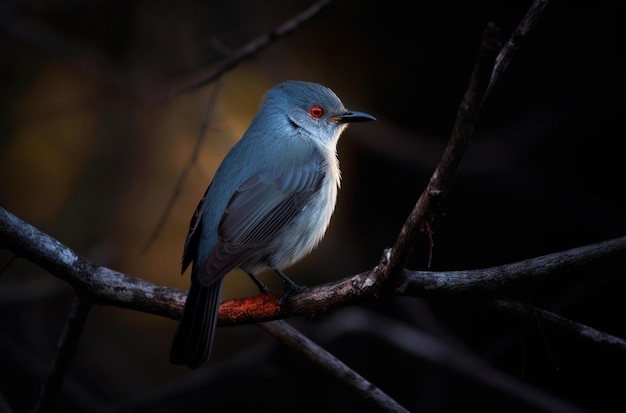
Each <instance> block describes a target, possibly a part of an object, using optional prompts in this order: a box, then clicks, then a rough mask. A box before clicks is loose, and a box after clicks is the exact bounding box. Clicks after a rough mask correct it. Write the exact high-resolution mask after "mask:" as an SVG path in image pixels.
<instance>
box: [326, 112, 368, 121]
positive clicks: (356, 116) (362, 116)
mask: <svg viewBox="0 0 626 413" xmlns="http://www.w3.org/2000/svg"><path fill="white" fill-rule="evenodd" d="M331 119H332V120H334V121H335V122H339V123H353V122H369V121H371V120H376V118H375V117H373V116H372V115H369V114H367V113H364V112H352V111H350V112H346V113H344V114H342V115H337V116H333V117H332V118H331Z"/></svg>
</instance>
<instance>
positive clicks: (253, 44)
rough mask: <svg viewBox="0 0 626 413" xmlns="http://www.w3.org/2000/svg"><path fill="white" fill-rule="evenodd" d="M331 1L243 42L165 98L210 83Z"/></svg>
mask: <svg viewBox="0 0 626 413" xmlns="http://www.w3.org/2000/svg"><path fill="white" fill-rule="evenodd" d="M332 1H333V0H320V1H317V2H315V3H313V4H312V5H311V6H310V7H309V8H308V9H306V10H304V11H302V12H300V13H298V14H296V15H295V16H293V17H291V18H290V19H289V20H287V21H286V22H284V23H283V24H281V25H280V26H278V27H277V28H275V29H274V30H272V31H270V32H269V33H266V34H264V35H261V36H259V37H257V38H255V39H253V40H251V41H250V42H248V43H247V44H245V45H244V46H243V47H242V48H240V49H239V50H237V51H236V52H235V53H233V55H232V56H230V57H229V58H228V59H227V60H226V61H224V62H223V63H221V64H220V65H219V66H218V67H217V69H215V70H213V71H212V72H211V73H209V74H207V75H201V76H200V78H199V79H196V80H193V81H191V82H189V83H188V84H186V85H184V86H180V87H178V88H176V89H175V90H174V91H173V92H172V93H170V95H169V96H167V99H171V98H173V97H174V96H177V95H180V94H182V93H187V92H190V91H192V90H195V89H198V88H199V87H202V86H204V85H206V84H208V83H211V82H212V81H214V80H215V79H217V78H219V77H220V76H222V75H224V74H225V73H226V72H228V71H230V70H232V69H233V68H234V67H236V66H237V65H238V64H239V63H241V62H242V61H244V60H246V59H248V58H250V57H251V56H253V55H254V54H256V53H258V52H260V51H261V50H263V49H264V48H266V47H267V46H269V45H270V44H272V43H273V42H274V41H275V40H276V39H278V38H280V37H284V36H286V35H288V34H290V33H291V32H293V31H294V30H296V29H297V28H298V27H300V25H302V24H303V23H306V22H307V21H308V20H311V19H312V18H313V17H315V16H316V15H317V14H318V13H319V12H320V11H321V10H322V9H323V8H324V7H326V6H328V5H329V4H330V3H332Z"/></svg>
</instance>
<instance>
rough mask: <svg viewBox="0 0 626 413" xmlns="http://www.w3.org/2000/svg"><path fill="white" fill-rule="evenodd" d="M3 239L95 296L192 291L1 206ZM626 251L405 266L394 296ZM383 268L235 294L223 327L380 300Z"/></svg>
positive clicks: (545, 271)
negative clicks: (97, 259)
mask: <svg viewBox="0 0 626 413" xmlns="http://www.w3.org/2000/svg"><path fill="white" fill-rule="evenodd" d="M0 244H2V245H3V246H4V247H6V248H8V249H10V250H12V251H13V252H15V253H16V254H18V255H19V256H21V257H24V258H26V259H28V260H29V261H31V262H33V263H35V264H37V265H39V266H41V267H42V268H44V269H46V270H47V271H49V272H50V273H51V274H53V275H55V276H57V277H58V278H60V279H62V280H65V281H67V282H68V283H70V284H71V285H72V286H73V287H74V288H75V289H77V290H78V291H80V292H81V293H82V294H85V295H86V296H89V297H91V298H92V299H93V300H94V301H95V302H97V303H101V304H109V305H114V306H117V307H124V308H129V309H134V310H138V311H143V312H146V313H151V314H157V315H161V316H164V317H169V318H174V319H176V318H178V317H179V316H180V313H181V311H182V307H183V304H184V301H185V292H183V291H180V290H176V289H172V288H168V287H165V286H159V285H156V284H153V283H150V282H148V281H144V280H141V279H139V278H135V277H132V276H129V275H126V274H122V273H120V272H117V271H113V270H110V269H108V268H105V267H96V266H94V265H93V264H92V263H90V262H89V261H88V260H86V259H85V258H83V257H81V256H79V255H77V254H76V253H75V252H74V251H72V250H71V249H70V248H68V247H67V246H65V245H63V244H62V243H60V242H59V241H57V240H55V239H54V238H52V237H50V236H49V235H47V234H44V233H43V232H41V231H39V230H38V229H36V228H35V227H33V226H32V225H30V224H28V223H26V222H24V221H22V220H21V219H19V218H17V217H16V216H14V215H12V214H11V213H9V212H8V211H6V210H5V209H3V208H0ZM615 256H620V257H624V256H626V236H624V237H620V238H615V239H612V240H607V241H603V242H599V243H596V244H591V245H587V246H583V247H579V248H573V249H570V250H566V251H562V252H558V253H554V254H548V255H543V256H541V257H537V258H532V259H528V260H524V261H519V262H515V263H511V264H506V265H501V266H497V267H490V268H486V269H478V270H468V271H443V272H433V271H409V270H403V271H402V273H401V276H400V279H399V280H398V284H397V285H396V288H395V289H386V291H389V292H388V294H390V295H411V296H424V295H447V294H455V293H464V294H467V293H480V292H486V291H489V292H497V291H498V290H499V289H502V288H505V287H507V286H509V285H510V284H511V283H513V282H519V281H520V280H527V279H533V278H543V279H545V278H556V277H562V276H566V275H567V271H568V270H571V269H573V268H580V267H582V266H584V265H590V264H597V263H598V262H601V261H603V260H607V259H609V258H611V257H615ZM377 273H378V267H375V268H373V269H371V270H369V271H366V272H363V273H360V274H356V275H353V276H350V277H346V278H343V279H341V280H338V281H334V282H331V283H326V284H322V285H318V286H315V287H310V288H306V289H305V290H303V291H299V292H297V293H293V294H291V295H290V296H289V297H287V299H286V301H285V303H284V306H283V307H282V308H281V307H280V306H279V305H278V298H279V297H280V295H279V294H266V295H258V296H255V297H247V298H240V299H234V300H229V301H226V302H224V303H222V306H221V308H220V324H221V325H240V324H253V323H259V322H263V321H270V320H275V319H279V318H285V317H288V316H296V315H311V314H314V313H316V312H323V311H327V310H328V309H331V308H337V307H342V306H346V305H350V304H353V303H355V302H360V301H365V300H369V299H374V298H376V294H377V293H378V291H379V290H378V289H377V288H376V276H377Z"/></svg>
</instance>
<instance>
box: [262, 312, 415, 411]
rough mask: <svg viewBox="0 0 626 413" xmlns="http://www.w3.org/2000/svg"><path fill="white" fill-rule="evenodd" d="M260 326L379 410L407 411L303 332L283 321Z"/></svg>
mask: <svg viewBox="0 0 626 413" xmlns="http://www.w3.org/2000/svg"><path fill="white" fill-rule="evenodd" d="M259 327H261V328H262V329H263V330H265V331H267V332H268V333H270V334H271V335H273V336H274V337H276V338H277V339H278V340H280V341H281V342H282V343H283V344H285V345H287V346H288V347H291V348H292V349H295V350H296V351H298V353H301V354H302V355H304V356H305V357H306V358H307V359H308V360H309V361H311V362H313V363H314V364H316V365H318V366H320V367H322V368H323V369H325V370H327V371H328V372H329V373H331V374H332V376H333V377H335V378H338V379H340V381H341V382H343V383H346V384H348V385H349V387H350V389H352V390H353V391H355V392H356V393H357V394H358V395H359V396H360V397H362V398H363V399H367V400H371V401H372V403H374V404H375V405H376V406H378V407H379V408H380V409H382V410H384V411H387V412H408V410H406V409H405V408H404V407H402V406H401V405H400V404H398V402H396V401H395V400H394V399H393V398H391V397H389V396H388V395H387V394H386V393H385V392H383V391H382V390H380V389H379V388H378V387H376V386H374V385H373V384H372V383H370V382H369V381H367V380H365V378H363V377H362V376H361V375H359V374H358V373H357V372H355V371H354V370H352V369H351V368H350V367H348V366H347V365H345V364H344V363H343V362H342V361H341V360H339V359H337V358H336V357H335V356H333V355H332V354H330V353H329V352H327V351H326V350H324V349H323V348H322V347H320V346H318V345H317V344H315V343H314V342H313V341H311V340H309V339H308V338H307V337H305V336H304V335H303V334H302V333H300V332H299V331H298V330H296V329H295V328H293V327H291V326H290V325H289V324H287V323H286V322H284V321H270V322H266V323H260V324H259Z"/></svg>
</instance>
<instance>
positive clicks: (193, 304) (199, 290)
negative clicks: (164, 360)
mask: <svg viewBox="0 0 626 413" xmlns="http://www.w3.org/2000/svg"><path fill="white" fill-rule="evenodd" d="M221 294H222V280H219V281H217V282H215V283H213V284H211V285H210V286H208V287H205V286H203V285H202V284H200V281H199V280H197V277H195V276H194V275H193V274H192V276H191V288H190V289H189V294H188V295H187V300H186V301H185V308H184V309H183V315H182V317H181V319H180V323H179V324H178V329H177V330H176V335H174V341H173V343H172V348H171V350H170V362H171V363H172V364H177V365H185V364H186V365H187V366H189V367H190V368H192V369H195V368H197V367H200V366H201V365H202V364H204V363H205V362H206V361H207V360H208V358H209V355H210V354H211V346H212V344H213V336H214V334H215V327H216V325H217V315H218V312H219V307H220V297H221Z"/></svg>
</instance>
